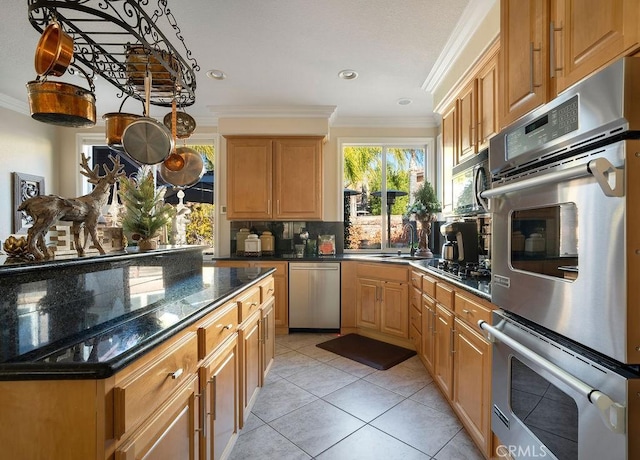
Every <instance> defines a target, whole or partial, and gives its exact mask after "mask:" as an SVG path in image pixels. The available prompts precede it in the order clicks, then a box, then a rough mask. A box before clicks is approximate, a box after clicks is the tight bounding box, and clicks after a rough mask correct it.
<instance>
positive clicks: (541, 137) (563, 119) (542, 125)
mask: <svg viewBox="0 0 640 460" xmlns="http://www.w3.org/2000/svg"><path fill="white" fill-rule="evenodd" d="M577 129H578V95H577V94H576V95H575V96H573V97H572V98H571V99H569V100H567V101H565V102H563V103H562V104H560V105H559V106H557V107H554V108H553V109H551V110H549V111H548V112H547V113H545V114H544V115H542V116H540V117H538V118H536V119H535V120H533V121H532V122H531V123H528V124H526V125H523V126H520V127H519V128H517V129H516V130H514V131H512V132H510V133H508V134H507V136H506V154H507V160H511V159H513V158H516V157H517V156H519V155H522V154H523V153H527V152H531V151H533V150H536V149H539V148H540V147H542V146H544V145H546V144H548V143H549V142H552V141H555V140H556V139H558V138H560V137H562V136H564V135H565V134H568V133H570V132H572V131H576V130H577Z"/></svg>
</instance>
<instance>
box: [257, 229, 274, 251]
mask: <svg viewBox="0 0 640 460" xmlns="http://www.w3.org/2000/svg"><path fill="white" fill-rule="evenodd" d="M260 246H261V250H262V255H264V256H272V255H273V254H274V249H275V238H274V237H273V235H272V234H271V232H270V231H268V230H265V231H264V232H262V235H260Z"/></svg>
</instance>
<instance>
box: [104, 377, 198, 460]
mask: <svg viewBox="0 0 640 460" xmlns="http://www.w3.org/2000/svg"><path fill="white" fill-rule="evenodd" d="M197 391H198V379H197V377H196V376H195V375H192V376H191V378H190V379H189V380H188V382H186V383H185V384H184V385H183V386H182V387H181V388H180V389H179V390H177V391H175V392H174V393H173V394H172V396H171V397H170V398H169V400H168V401H166V402H165V403H164V404H163V405H162V406H161V407H160V408H158V409H157V410H156V411H155V412H154V413H153V414H152V415H151V416H150V417H149V418H148V419H147V420H146V421H145V422H144V423H143V424H142V425H141V426H140V427H139V428H138V429H137V430H136V431H134V432H133V433H132V434H131V436H129V437H128V439H127V441H126V442H125V443H123V444H121V445H120V446H119V447H118V448H117V449H116V451H115V460H141V459H144V460H147V459H148V460H152V459H177V458H180V459H189V460H196V459H197V458H198V451H199V449H198V441H199V439H198V437H197V436H196V429H198V428H197V427H198V426H199V422H198V413H199V411H198V407H197V404H196V394H197Z"/></svg>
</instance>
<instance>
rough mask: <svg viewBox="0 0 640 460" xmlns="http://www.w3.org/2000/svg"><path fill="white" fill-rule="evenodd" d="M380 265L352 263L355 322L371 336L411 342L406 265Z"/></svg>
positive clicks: (401, 342)
mask: <svg viewBox="0 0 640 460" xmlns="http://www.w3.org/2000/svg"><path fill="white" fill-rule="evenodd" d="M384 265H387V266H386V267H384ZM384 265H383V264H368V263H360V264H358V265H357V267H356V273H357V278H356V326H357V328H358V331H359V332H360V333H363V334H365V335H369V336H371V337H372V338H377V339H381V340H385V341H388V342H390V343H394V344H396V345H400V346H407V345H408V346H411V345H412V343H411V342H410V341H409V285H408V281H409V269H408V268H407V267H406V266H401V265H392V264H384ZM382 267H384V268H382Z"/></svg>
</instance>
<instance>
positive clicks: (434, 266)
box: [211, 252, 491, 301]
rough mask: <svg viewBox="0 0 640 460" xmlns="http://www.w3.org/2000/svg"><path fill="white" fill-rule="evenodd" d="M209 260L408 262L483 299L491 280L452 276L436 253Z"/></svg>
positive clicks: (348, 254)
mask: <svg viewBox="0 0 640 460" xmlns="http://www.w3.org/2000/svg"><path fill="white" fill-rule="evenodd" d="M211 260H213V261H215V260H240V261H245V262H250V261H269V260H273V261H279V262H291V263H295V262H342V261H351V260H353V261H361V262H375V263H390V264H410V265H411V266H412V267H415V268H417V269H420V270H422V271H425V272H427V273H430V274H432V275H435V276H438V277H440V278H443V279H444V280H445V281H447V282H448V283H451V284H453V285H455V286H457V287H460V288H462V289H464V290H466V291H468V292H470V293H471V294H474V295H476V296H478V297H481V298H483V299H485V300H488V301H491V281H487V280H476V279H460V278H458V277H455V276H453V275H452V274H451V273H448V272H446V271H444V270H440V269H439V268H438V261H439V260H440V259H439V257H438V255H437V254H436V255H435V256H434V257H433V258H429V259H426V258H421V257H411V256H410V255H409V254H406V253H404V254H401V255H398V254H396V253H393V252H388V253H353V252H350V253H346V254H336V255H335V256H323V257H303V258H295V257H286V256H268V257H238V256H234V257H219V258H215V257H214V258H212V259H211Z"/></svg>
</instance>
